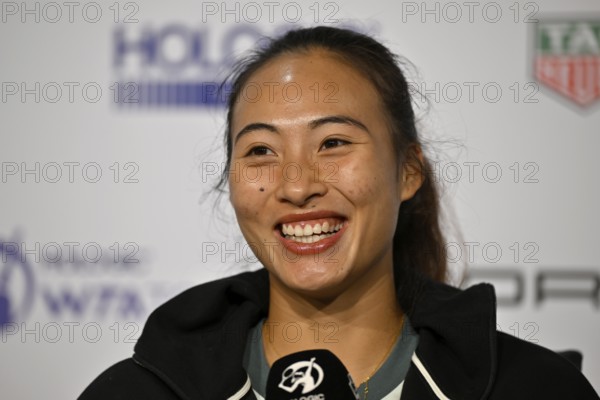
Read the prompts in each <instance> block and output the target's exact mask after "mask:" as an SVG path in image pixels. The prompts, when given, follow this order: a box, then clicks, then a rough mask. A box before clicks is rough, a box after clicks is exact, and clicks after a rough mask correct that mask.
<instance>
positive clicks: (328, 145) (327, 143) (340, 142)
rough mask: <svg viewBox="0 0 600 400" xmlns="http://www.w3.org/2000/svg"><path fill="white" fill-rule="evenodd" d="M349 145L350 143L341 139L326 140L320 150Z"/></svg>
mask: <svg viewBox="0 0 600 400" xmlns="http://www.w3.org/2000/svg"><path fill="white" fill-rule="evenodd" d="M349 143H350V142H348V141H347V140H343V139H327V140H325V141H324V142H323V144H322V145H321V148H322V149H330V148H333V147H339V146H344V145H346V144H349Z"/></svg>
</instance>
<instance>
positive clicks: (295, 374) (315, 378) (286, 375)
mask: <svg viewBox="0 0 600 400" xmlns="http://www.w3.org/2000/svg"><path fill="white" fill-rule="evenodd" d="M324 377H325V374H324V373H323V368H321V367H320V366H319V364H317V363H316V362H315V357H313V358H311V359H310V361H298V362H295V363H293V364H292V365H290V366H289V367H287V368H286V369H285V370H284V371H283V373H282V374H281V382H280V383H279V387H280V388H281V389H283V390H285V391H287V392H288V393H292V392H294V391H295V390H296V389H297V388H298V386H300V385H302V394H306V393H309V392H311V391H313V390H315V389H316V388H317V387H318V386H319V385H320V384H321V382H323V378H324Z"/></svg>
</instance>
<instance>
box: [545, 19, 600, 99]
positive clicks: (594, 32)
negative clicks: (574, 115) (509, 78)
mask: <svg viewBox="0 0 600 400" xmlns="http://www.w3.org/2000/svg"><path fill="white" fill-rule="evenodd" d="M534 50H535V55H534V73H535V77H536V78H537V80H538V81H539V82H540V83H542V84H543V85H545V86H547V87H549V88H551V89H553V90H554V91H556V92H558V93H560V94H562V95H563V96H565V97H567V98H569V99H571V100H572V101H574V102H575V103H577V104H578V105H580V106H589V105H590V104H592V103H593V102H595V101H597V100H598V99H600V20H595V21H572V20H571V21H558V20H554V21H541V20H540V21H539V22H538V23H537V24H536V26H535V49H534Z"/></svg>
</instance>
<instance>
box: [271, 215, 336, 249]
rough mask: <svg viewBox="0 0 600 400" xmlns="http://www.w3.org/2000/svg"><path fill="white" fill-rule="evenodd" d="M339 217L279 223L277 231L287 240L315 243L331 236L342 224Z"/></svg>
mask: <svg viewBox="0 0 600 400" xmlns="http://www.w3.org/2000/svg"><path fill="white" fill-rule="evenodd" d="M344 223H345V220H343V219H341V218H322V219H318V220H311V221H298V222H292V223H288V224H280V225H279V233H280V234H281V236H282V237H284V238H285V239H287V240H293V241H295V242H298V243H317V242H319V241H321V240H323V239H326V238H329V237H332V236H333V235H335V234H336V233H337V232H339V231H340V229H342V227H343V226H344Z"/></svg>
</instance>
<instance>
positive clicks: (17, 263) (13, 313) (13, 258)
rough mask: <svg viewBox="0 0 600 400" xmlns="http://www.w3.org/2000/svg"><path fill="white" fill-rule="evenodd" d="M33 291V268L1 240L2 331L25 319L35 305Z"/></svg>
mask: <svg viewBox="0 0 600 400" xmlns="http://www.w3.org/2000/svg"><path fill="white" fill-rule="evenodd" d="M33 291H34V279H33V270H32V268H31V266H30V265H29V264H28V263H27V262H24V261H23V260H22V259H21V258H20V255H19V254H18V253H13V252H11V251H8V249H7V244H6V243H4V242H3V241H1V240H0V331H1V330H2V329H3V328H4V325H6V324H9V323H13V322H16V321H18V320H22V319H23V318H24V317H25V315H26V314H27V313H28V312H29V310H30V309H31V306H32V303H33Z"/></svg>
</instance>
